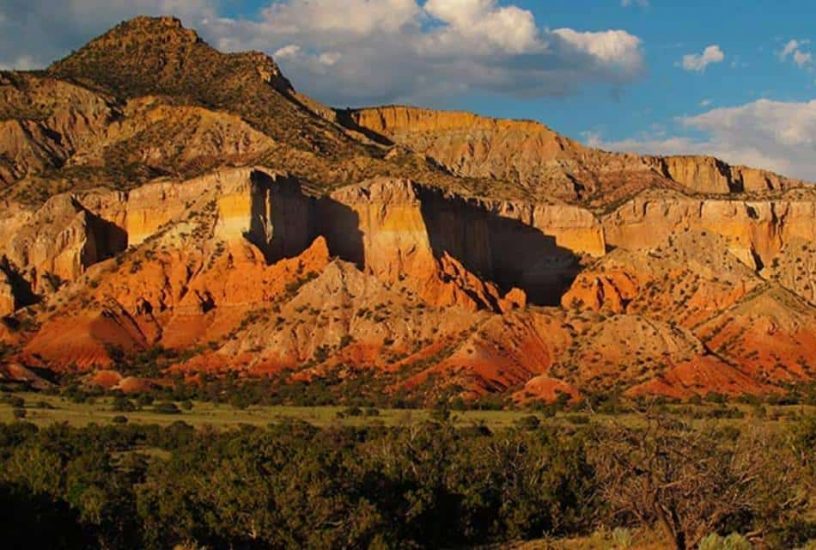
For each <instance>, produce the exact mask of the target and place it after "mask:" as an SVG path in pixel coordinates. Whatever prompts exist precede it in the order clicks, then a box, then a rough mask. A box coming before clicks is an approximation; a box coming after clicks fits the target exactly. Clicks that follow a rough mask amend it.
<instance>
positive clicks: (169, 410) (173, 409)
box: [153, 401, 181, 414]
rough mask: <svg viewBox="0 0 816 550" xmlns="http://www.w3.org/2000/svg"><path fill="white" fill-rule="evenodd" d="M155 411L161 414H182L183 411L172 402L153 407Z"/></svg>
mask: <svg viewBox="0 0 816 550" xmlns="http://www.w3.org/2000/svg"><path fill="white" fill-rule="evenodd" d="M153 411H154V412H157V413H159V414H181V409H179V408H178V405H176V404H175V403H173V402H172V401H168V402H165V403H156V404H155V405H153Z"/></svg>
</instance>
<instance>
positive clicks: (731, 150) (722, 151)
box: [593, 99, 816, 181]
mask: <svg viewBox="0 0 816 550" xmlns="http://www.w3.org/2000/svg"><path fill="white" fill-rule="evenodd" d="M678 123H679V124H680V126H681V127H683V128H685V129H689V130H694V131H697V132H701V133H702V134H703V136H704V137H703V138H701V139H694V138H690V137H679V136H678V137H669V138H663V137H660V136H648V135H647V136H641V137H639V138H635V139H627V140H621V141H612V142H607V141H603V140H602V139H600V137H599V136H597V135H596V136H593V137H594V144H595V146H598V147H603V148H605V149H609V150H614V151H633V152H639V153H648V154H661V155H663V154H703V155H714V156H717V157H720V158H722V159H723V160H725V161H727V162H729V163H732V164H744V165H747V166H754V167H759V168H766V169H768V170H773V171H775V172H779V173H781V174H785V175H788V176H793V177H798V178H801V179H805V180H809V181H816V154H814V153H816V100H812V101H808V102H783V101H771V100H767V99H760V100H758V101H754V102H751V103H747V104H745V105H740V106H737V107H728V108H717V109H712V110H710V111H707V112H705V113H702V114H699V115H695V116H688V117H682V118H680V119H678Z"/></svg>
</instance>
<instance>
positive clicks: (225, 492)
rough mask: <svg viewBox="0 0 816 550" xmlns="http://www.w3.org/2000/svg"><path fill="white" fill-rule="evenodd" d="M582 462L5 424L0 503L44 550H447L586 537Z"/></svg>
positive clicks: (511, 436)
mask: <svg viewBox="0 0 816 550" xmlns="http://www.w3.org/2000/svg"><path fill="white" fill-rule="evenodd" d="M150 448H157V449H162V450H163V452H162V453H159V454H157V453H149V454H145V453H143V452H142V450H143V449H150ZM584 456H585V453H584V446H583V443H582V442H581V440H580V438H575V437H566V436H557V435H547V434H544V433H542V432H524V431H509V432H506V433H504V434H502V435H500V436H499V435H496V436H490V435H488V434H487V433H485V432H480V431H474V430H456V429H454V428H453V427H452V426H451V425H450V424H441V425H439V424H427V425H425V426H423V427H417V428H412V429H384V428H366V429H351V428H337V429H326V430H317V429H315V428H313V427H311V426H309V425H308V424H304V423H302V422H287V423H284V424H281V425H277V426H271V427H270V428H268V429H266V430H264V429H259V428H250V427H243V428H240V429H238V430H236V431H230V432H222V433H216V432H213V431H207V430H204V431H200V432H196V431H195V430H193V429H192V428H191V427H190V426H188V425H186V424H184V423H183V422H177V423H174V424H173V425H172V426H170V427H168V428H165V429H161V428H158V427H156V426H134V425H120V426H107V427H105V426H94V427H88V428H84V429H74V428H69V427H67V426H61V425H57V426H54V427H51V428H48V429H46V430H37V429H36V428H35V427H33V426H31V425H27V424H19V423H18V424H15V425H0V501H2V502H5V501H7V500H8V499H13V500H14V502H19V503H20V505H21V506H22V505H23V503H25V506H26V507H27V509H35V508H37V509H39V510H41V511H40V512H36V513H32V515H31V516H28V517H26V521H25V522H23V523H21V525H25V526H28V527H29V528H30V529H29V530H37V531H39V530H43V529H44V527H46V526H48V529H44V530H45V531H47V532H48V533H51V531H52V530H53V529H52V528H58V529H59V534H58V533H51V534H50V535H49V536H51V535H53V536H62V537H64V538H65V539H66V542H65V543H64V544H63V543H60V542H59V541H56V542H53V541H50V540H48V541H46V542H48V544H47V546H51V547H54V546H57V547H58V546H63V547H64V546H66V545H67V546H80V547H89V548H93V547H109V548H110V547H116V548H131V547H133V548H143V547H147V548H167V547H173V546H174V545H178V544H190V543H195V544H196V545H197V546H206V547H211V548H226V547H238V548H267V547H275V548H349V547H354V548H361V547H362V548H365V547H370V546H377V547H440V546H441V547H451V546H463V545H472V544H478V543H485V542H490V541H496V542H500V541H505V540H510V539H516V538H535V537H540V536H542V535H543V534H544V533H553V534H556V535H565V534H569V533H582V532H585V531H587V530H588V529H589V528H590V527H591V524H590V521H589V519H590V518H589V516H588V515H587V514H586V513H585V510H591V509H593V508H594V507H595V504H594V501H593V498H592V491H591V470H590V469H589V468H588V467H587V465H586V461H585V458H584ZM46 511H47V513H46ZM5 520H6V518H5V517H4V518H3V519H2V520H0V521H5ZM43 536H44V535H43Z"/></svg>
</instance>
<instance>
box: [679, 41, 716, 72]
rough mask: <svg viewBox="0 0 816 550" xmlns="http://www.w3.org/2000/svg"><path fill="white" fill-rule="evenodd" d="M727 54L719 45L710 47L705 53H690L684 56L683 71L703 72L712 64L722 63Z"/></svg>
mask: <svg viewBox="0 0 816 550" xmlns="http://www.w3.org/2000/svg"><path fill="white" fill-rule="evenodd" d="M724 59H725V54H724V53H723V51H722V50H721V49H720V47H719V46H718V45H717V44H712V45H711V46H708V47H707V48H706V49H705V50H703V53H699V54H697V53H690V54H687V55H684V56H683V69H685V70H687V71H694V72H703V71H705V69H706V67H708V66H709V65H711V64H712V63H721V62H722V61H723V60H724Z"/></svg>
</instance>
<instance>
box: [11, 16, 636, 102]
mask: <svg viewBox="0 0 816 550" xmlns="http://www.w3.org/2000/svg"><path fill="white" fill-rule="evenodd" d="M225 3H226V0H63V1H61V2H53V1H52V0H4V3H3V8H2V13H3V14H5V16H6V17H7V18H8V21H7V22H6V23H5V24H3V28H2V31H3V32H0V64H2V65H6V66H11V65H13V64H14V63H16V62H17V60H19V59H23V56H28V57H27V59H28V60H29V61H30V62H31V64H32V65H33V66H36V67H43V66H45V65H47V64H48V63H50V62H51V61H53V60H54V59H57V58H59V57H61V56H63V55H65V54H67V53H68V52H69V51H70V49H71V48H77V47H79V46H80V45H82V44H83V43H85V42H86V41H87V40H89V39H90V38H92V37H93V36H95V35H97V34H99V33H101V32H102V31H104V30H106V29H107V28H109V27H110V26H112V25H114V24H115V23H118V22H119V21H121V20H122V19H126V18H129V17H132V16H134V15H137V14H148V15H158V14H170V13H173V14H177V15H179V16H180V17H181V18H182V20H183V21H184V23H185V24H186V25H187V26H190V27H193V28H196V29H197V30H199V32H200V33H201V34H202V36H203V37H204V38H205V39H206V40H208V41H209V42H210V43H211V44H213V46H215V47H217V48H219V49H223V50H227V51H239V50H246V49H256V50H261V51H265V52H268V53H271V54H273V55H276V56H277V57H278V58H279V61H280V63H281V65H282V66H283V69H284V71H285V72H286V73H287V76H289V77H290V79H291V80H292V81H293V82H294V84H295V85H296V86H297V87H298V88H299V89H301V90H302V91H304V92H306V93H309V94H311V95H314V96H316V97H317V98H318V99H321V100H324V101H326V102H329V103H334V104H340V105H352V104H353V105H359V104H365V103H375V102H390V101H414V102H422V101H428V100H433V99H437V98H444V97H449V96H452V95H456V94H461V93H465V92H468V91H472V90H475V91H482V92H491V93H505V94H514V95H518V96H557V95H564V94H571V93H574V92H576V91H578V90H580V89H582V88H583V87H587V86H597V85H607V86H610V87H613V88H615V87H619V86H622V85H625V84H627V83H629V82H631V81H633V80H634V79H636V78H638V77H639V75H640V74H641V72H642V68H643V52H642V44H641V42H640V40H639V39H638V38H637V37H635V36H633V35H631V34H629V33H627V32H625V31H622V30H608V29H598V30H597V32H580V31H578V30H573V29H558V30H556V31H551V30H549V29H548V28H546V27H545V26H544V25H543V24H542V23H541V22H538V21H536V19H535V16H534V15H533V13H532V12H530V11H529V10H525V9H522V8H520V7H518V6H517V5H514V4H513V3H512V0H510V1H508V2H502V3H499V2H498V0H275V1H273V0H265V7H263V8H262V9H260V10H259V11H258V12H257V14H256V17H254V18H252V19H248V18H229V17H225V16H223V15H222V14H221V13H219V9H218V8H219V6H223V5H225ZM0 24H2V23H0ZM584 30H585V29H582V30H581V31H584Z"/></svg>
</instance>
